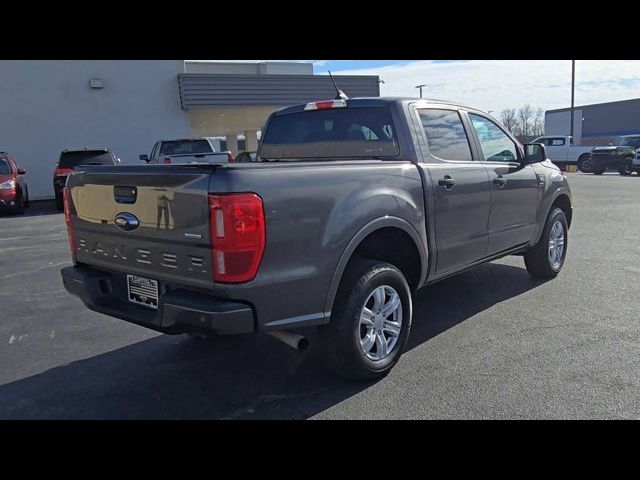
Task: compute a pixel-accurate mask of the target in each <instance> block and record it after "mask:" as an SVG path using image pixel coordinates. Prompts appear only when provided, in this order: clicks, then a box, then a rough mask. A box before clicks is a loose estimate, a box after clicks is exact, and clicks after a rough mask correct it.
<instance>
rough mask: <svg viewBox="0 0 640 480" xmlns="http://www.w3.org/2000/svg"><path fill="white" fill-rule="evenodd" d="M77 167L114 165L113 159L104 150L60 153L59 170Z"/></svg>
mask: <svg viewBox="0 0 640 480" xmlns="http://www.w3.org/2000/svg"><path fill="white" fill-rule="evenodd" d="M79 165H115V162H114V161H113V157H112V156H111V154H110V153H109V152H105V151H104V150H82V151H77V152H62V154H61V155H60V162H59V163H58V167H60V168H74V167H77V166H79Z"/></svg>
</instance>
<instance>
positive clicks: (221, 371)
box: [0, 263, 542, 419]
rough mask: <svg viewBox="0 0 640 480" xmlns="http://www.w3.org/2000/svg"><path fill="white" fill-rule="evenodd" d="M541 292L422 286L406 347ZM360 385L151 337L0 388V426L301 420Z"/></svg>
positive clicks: (474, 281)
mask: <svg viewBox="0 0 640 480" xmlns="http://www.w3.org/2000/svg"><path fill="white" fill-rule="evenodd" d="M541 283H542V282H540V281H536V280H534V279H532V278H531V277H530V276H529V275H528V273H527V272H526V270H525V269H524V268H519V267H513V266H509V265H504V264H497V263H490V264H486V265H482V266H479V267H477V268H475V269H473V270H471V271H469V272H466V273H463V274H461V275H458V276H456V277H453V278H450V279H447V280H444V281H442V282H440V283H438V284H435V285H432V286H430V287H427V288H425V289H423V290H421V291H420V292H418V293H417V294H416V295H415V298H414V302H415V310H414V321H413V327H412V332H411V337H410V340H409V345H408V347H407V348H408V349H413V348H416V347H417V346H419V345H421V344H423V343H424V342H426V341H428V340H429V339H431V338H433V337H435V336H436V335H438V334H440V333H441V332H443V331H445V330H447V329H449V328H451V327H453V326H455V325H457V324H458V323H460V322H463V321H465V320H467V319H470V318H471V317H473V316H474V315H475V314H477V313H478V312H481V311H483V310H485V309H487V308H489V307H491V306H493V305H495V304H496V303H498V302H502V301H504V300H508V299H509V298H512V297H515V296H517V295H520V294H522V293H524V292H526V291H528V290H530V289H533V288H535V287H537V286H538V285H540V284H541ZM312 341H313V339H312ZM312 345H313V344H312ZM396 369H398V370H401V369H402V361H400V363H399V364H398V366H397V367H396ZM395 372H396V370H394V372H392V373H391V375H394V373H395ZM383 381H384V380H383ZM370 386H371V384H353V383H350V382H347V381H343V380H341V379H339V378H336V377H334V376H333V375H332V374H331V373H330V372H328V371H327V370H326V369H325V368H324V367H323V366H322V365H321V364H320V361H319V358H318V351H317V350H316V349H314V348H313V347H312V348H310V349H309V350H308V351H307V352H304V353H299V352H297V351H295V350H293V349H291V348H289V347H287V346H285V345H284V344H281V343H280V342H278V341H277V340H275V339H273V338H271V337H268V336H265V335H248V336H238V337H221V338H219V339H216V340H214V341H212V342H207V341H200V340H194V339H189V338H187V337H186V336H184V335H180V336H173V337H171V336H165V335H160V336H157V337H153V338H151V339H149V340H145V341H142V342H138V343H135V344H132V345H129V346H126V347H123V348H120V349H117V350H114V351H111V352H108V353H104V354H101V355H97V356H94V357H91V358H87V359H84V360H78V361H75V362H73V363H71V364H68V365H63V366H60V367H56V368H52V369H50V370H48V371H45V372H43V373H41V374H38V375H34V376H32V377H28V378H25V379H22V380H18V381H15V382H12V383H9V384H6V385H3V386H0V418H3V419H8V418H23V419H252V418H255V419H302V418H308V417H310V416H312V415H315V414H317V413H319V412H322V411H324V410H326V409H328V408H331V407H332V406H334V405H336V404H338V403H340V402H342V401H344V400H346V399H347V398H349V397H351V396H353V395H355V394H357V393H359V392H361V391H363V390H366V389H367V388H369V387H370Z"/></svg>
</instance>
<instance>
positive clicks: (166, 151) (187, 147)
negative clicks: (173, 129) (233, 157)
mask: <svg viewBox="0 0 640 480" xmlns="http://www.w3.org/2000/svg"><path fill="white" fill-rule="evenodd" d="M211 152H213V149H212V148H211V145H209V142H207V141H206V140H174V141H170V142H162V147H160V155H199V154H202V153H211Z"/></svg>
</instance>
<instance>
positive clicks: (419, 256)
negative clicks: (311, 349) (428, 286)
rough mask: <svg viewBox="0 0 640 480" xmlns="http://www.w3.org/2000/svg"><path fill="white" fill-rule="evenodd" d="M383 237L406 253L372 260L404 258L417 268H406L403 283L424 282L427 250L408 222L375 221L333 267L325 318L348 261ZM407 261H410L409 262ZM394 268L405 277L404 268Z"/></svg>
mask: <svg viewBox="0 0 640 480" xmlns="http://www.w3.org/2000/svg"><path fill="white" fill-rule="evenodd" d="M383 236H384V237H387V238H385V240H386V241H390V240H389V239H396V240H398V241H399V242H401V244H402V246H404V247H409V251H408V252H407V251H405V250H404V249H398V250H397V251H396V252H393V253H391V254H390V255H384V256H383V258H376V259H380V260H385V261H389V262H390V263H394V262H393V261H391V259H392V258H393V257H394V256H395V257H399V256H400V257H405V256H406V258H408V259H411V258H415V259H416V260H417V263H418V265H411V264H409V268H410V269H411V268H413V270H411V271H410V272H409V273H408V276H409V277H411V278H408V279H407V281H409V284H410V285H411V286H412V287H413V288H416V287H418V286H419V285H422V284H423V283H424V280H425V277H426V275H427V251H426V248H425V246H424V245H423V243H422V241H421V238H420V235H419V234H418V232H417V231H416V230H415V228H414V227H413V226H412V225H411V224H410V223H409V222H407V221H406V220H404V219H402V218H399V217H392V216H386V217H382V218H377V219H375V220H372V221H371V222H369V223H368V224H366V225H365V226H364V227H362V228H361V229H360V230H359V231H358V232H357V233H356V234H355V235H354V236H353V238H352V239H351V240H350V241H349V243H348V244H347V246H346V248H345V249H344V251H343V252H342V255H341V256H340V260H339V261H338V265H337V266H336V268H335V270H334V273H333V276H332V278H331V283H330V285H329V290H328V292H327V296H326V299H325V303H324V314H325V317H326V318H327V319H328V318H329V317H330V315H331V310H332V308H333V303H334V301H335V298H336V295H337V293H338V288H339V286H340V281H341V280H342V278H343V276H344V273H345V271H346V270H347V266H348V264H349V261H350V260H351V259H352V258H354V257H356V256H358V253H359V252H361V251H363V249H364V248H366V247H367V246H368V245H369V243H371V242H373V241H374V240H375V239H381V238H382V237H383ZM400 239H402V240H400ZM367 242H369V243H367ZM409 242H410V243H409ZM409 262H411V261H410V260H409ZM401 263H402V262H401ZM411 263H413V262H411ZM396 266H397V267H398V268H399V269H400V270H401V271H403V273H404V274H405V275H407V272H406V271H405V270H406V269H407V265H396ZM403 267H404V268H403Z"/></svg>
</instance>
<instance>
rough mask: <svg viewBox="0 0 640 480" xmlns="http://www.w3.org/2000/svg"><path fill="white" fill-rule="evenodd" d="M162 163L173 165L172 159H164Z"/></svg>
mask: <svg viewBox="0 0 640 480" xmlns="http://www.w3.org/2000/svg"><path fill="white" fill-rule="evenodd" d="M162 163H166V164H167V165H168V164H170V163H171V157H164V159H163V160H162Z"/></svg>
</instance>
